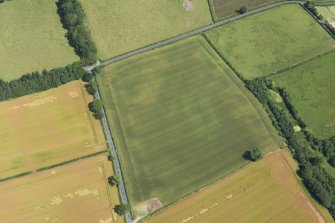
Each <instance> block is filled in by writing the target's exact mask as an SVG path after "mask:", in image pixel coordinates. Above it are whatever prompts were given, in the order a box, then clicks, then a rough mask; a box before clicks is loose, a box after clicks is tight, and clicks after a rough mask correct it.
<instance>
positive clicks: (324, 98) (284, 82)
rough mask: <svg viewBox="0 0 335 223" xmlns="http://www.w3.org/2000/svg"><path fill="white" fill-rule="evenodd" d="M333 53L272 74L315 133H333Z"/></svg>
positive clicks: (334, 104)
mask: <svg viewBox="0 0 335 223" xmlns="http://www.w3.org/2000/svg"><path fill="white" fill-rule="evenodd" d="M334 64H335V53H331V54H328V55H325V56H323V57H320V58H318V59H315V60H313V61H311V62H308V63H307V64H304V65H302V66H299V67H297V68H294V69H292V70H290V71H288V72H285V73H282V74H279V75H276V76H274V77H273V78H271V79H272V80H273V81H274V83H275V85H277V86H280V87H284V88H285V89H286V90H287V91H288V94H289V96H290V97H291V100H292V103H293V105H294V106H295V107H296V109H297V111H298V114H299V116H301V118H302V120H303V121H304V122H305V123H306V125H307V128H308V129H309V130H310V131H311V132H312V133H313V135H314V136H316V137H318V138H321V139H325V138H329V137H331V136H334V135H335V102H334V98H335V87H334V86H335V73H334Z"/></svg>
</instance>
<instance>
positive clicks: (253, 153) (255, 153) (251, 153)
mask: <svg viewBox="0 0 335 223" xmlns="http://www.w3.org/2000/svg"><path fill="white" fill-rule="evenodd" d="M243 158H244V159H246V160H251V161H253V162H255V161H257V160H260V159H262V158H263V153H262V151H261V150H260V149H258V148H256V149H253V150H248V151H245V153H244V154H243Z"/></svg>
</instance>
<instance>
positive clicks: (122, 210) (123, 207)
mask: <svg viewBox="0 0 335 223" xmlns="http://www.w3.org/2000/svg"><path fill="white" fill-rule="evenodd" d="M114 210H115V212H116V213H117V214H118V215H125V214H126V213H127V212H128V211H129V210H130V208H129V205H127V204H119V205H115V208H114Z"/></svg>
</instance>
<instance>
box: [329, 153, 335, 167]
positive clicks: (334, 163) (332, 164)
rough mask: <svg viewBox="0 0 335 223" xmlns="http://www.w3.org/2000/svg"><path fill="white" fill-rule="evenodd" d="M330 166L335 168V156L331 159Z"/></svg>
mask: <svg viewBox="0 0 335 223" xmlns="http://www.w3.org/2000/svg"><path fill="white" fill-rule="evenodd" d="M329 164H330V165H331V166H332V167H334V168H335V156H333V157H331V158H330V159H329Z"/></svg>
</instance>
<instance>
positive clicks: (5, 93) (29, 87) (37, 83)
mask: <svg viewBox="0 0 335 223" xmlns="http://www.w3.org/2000/svg"><path fill="white" fill-rule="evenodd" d="M84 73H85V71H84V70H83V69H82V64H81V63H80V62H75V63H73V64H70V65H68V66H66V67H60V68H54V69H52V70H50V71H47V70H43V71H42V72H37V71H36V72H32V73H27V74H24V75H23V76H22V77H20V78H19V79H16V80H12V81H9V82H6V81H3V80H1V79H0V101H4V100H8V99H13V98H17V97H21V96H24V95H28V94H32V93H36V92H40V91H44V90H47V89H50V88H55V87H58V86H60V85H63V84H66V83H68V82H70V81H72V80H79V79H81V78H82V77H83V75H84Z"/></svg>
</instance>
